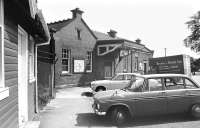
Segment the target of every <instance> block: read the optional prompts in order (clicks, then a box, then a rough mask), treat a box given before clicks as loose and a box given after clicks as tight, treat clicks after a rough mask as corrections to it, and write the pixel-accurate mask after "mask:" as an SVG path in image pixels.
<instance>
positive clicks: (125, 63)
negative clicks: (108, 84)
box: [123, 56, 128, 72]
mask: <svg viewBox="0 0 200 128" xmlns="http://www.w3.org/2000/svg"><path fill="white" fill-rule="evenodd" d="M123 71H124V72H127V71H128V56H125V57H124V70H123Z"/></svg>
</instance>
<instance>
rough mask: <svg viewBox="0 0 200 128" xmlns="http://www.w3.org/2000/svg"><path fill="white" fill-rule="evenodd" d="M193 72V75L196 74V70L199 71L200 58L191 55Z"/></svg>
mask: <svg viewBox="0 0 200 128" xmlns="http://www.w3.org/2000/svg"><path fill="white" fill-rule="evenodd" d="M190 62H191V72H192V73H193V75H195V72H197V71H198V70H199V69H200V58H199V59H194V58H192V57H191V61H190Z"/></svg>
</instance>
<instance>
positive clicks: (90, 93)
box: [81, 92, 93, 97]
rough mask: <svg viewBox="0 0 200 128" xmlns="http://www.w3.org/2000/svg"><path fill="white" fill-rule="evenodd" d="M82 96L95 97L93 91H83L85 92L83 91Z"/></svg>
mask: <svg viewBox="0 0 200 128" xmlns="http://www.w3.org/2000/svg"><path fill="white" fill-rule="evenodd" d="M81 96H87V97H93V93H92V92H83V93H81Z"/></svg>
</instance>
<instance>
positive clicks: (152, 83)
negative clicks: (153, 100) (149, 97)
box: [148, 78, 163, 91]
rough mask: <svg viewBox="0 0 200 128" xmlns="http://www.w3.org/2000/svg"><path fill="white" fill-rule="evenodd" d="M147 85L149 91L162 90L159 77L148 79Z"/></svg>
mask: <svg viewBox="0 0 200 128" xmlns="http://www.w3.org/2000/svg"><path fill="white" fill-rule="evenodd" d="M148 85H149V89H150V91H161V90H163V86H162V81H161V78H151V79H148Z"/></svg>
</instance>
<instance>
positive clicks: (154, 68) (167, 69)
mask: <svg viewBox="0 0 200 128" xmlns="http://www.w3.org/2000/svg"><path fill="white" fill-rule="evenodd" d="M184 57H185V56H184V55H176V56H167V57H159V58H150V59H149V66H150V72H151V73H175V74H185V67H184V65H185V63H187V64H188V63H190V62H184V61H185V59H184ZM187 61H188V59H187ZM187 67H188V66H187Z"/></svg>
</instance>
